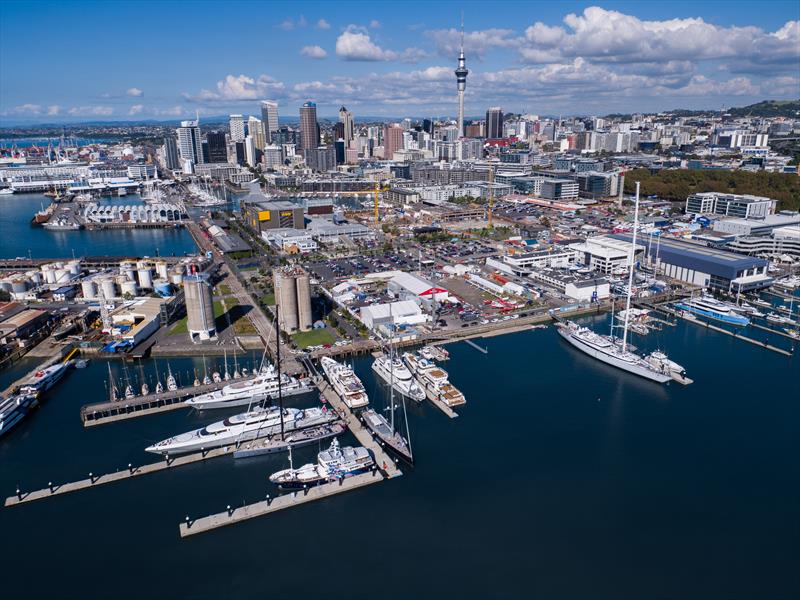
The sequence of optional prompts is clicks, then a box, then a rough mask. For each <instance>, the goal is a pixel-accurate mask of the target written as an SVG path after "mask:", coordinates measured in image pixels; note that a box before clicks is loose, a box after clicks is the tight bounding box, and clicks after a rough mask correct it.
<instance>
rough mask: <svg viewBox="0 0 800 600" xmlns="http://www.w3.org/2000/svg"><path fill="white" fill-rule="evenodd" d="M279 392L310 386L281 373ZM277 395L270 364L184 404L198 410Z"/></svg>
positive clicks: (256, 401)
mask: <svg viewBox="0 0 800 600" xmlns="http://www.w3.org/2000/svg"><path fill="white" fill-rule="evenodd" d="M280 387H281V393H282V394H283V395H284V396H294V395H296V394H304V393H306V392H308V391H309V390H310V389H311V388H310V387H309V385H308V384H307V383H306V382H305V381H300V380H298V379H297V378H295V377H291V376H289V375H286V374H285V373H281V375H280ZM277 397H278V373H277V372H276V371H275V367H273V366H272V365H270V366H269V368H268V369H267V370H266V372H265V373H262V374H261V375H259V376H258V377H256V378H255V379H249V380H247V381H237V382H235V383H229V384H228V385H226V386H225V387H223V388H222V389H220V390H214V391H213V392H208V393H206V394H200V395H199V396H195V397H194V398H190V399H189V400H186V404H188V405H189V406H191V407H193V408H197V409H199V410H206V409H215V408H228V407H229V406H247V405H249V404H260V403H262V402H264V401H266V400H271V399H274V398H277Z"/></svg>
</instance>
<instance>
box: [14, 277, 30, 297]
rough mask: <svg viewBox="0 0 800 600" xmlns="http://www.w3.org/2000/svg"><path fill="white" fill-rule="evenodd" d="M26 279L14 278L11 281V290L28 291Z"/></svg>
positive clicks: (19, 292)
mask: <svg viewBox="0 0 800 600" xmlns="http://www.w3.org/2000/svg"><path fill="white" fill-rule="evenodd" d="M28 287H29V286H28V280H27V279H14V280H13V281H12V282H11V292H12V293H14V294H24V293H25V292H27V291H28Z"/></svg>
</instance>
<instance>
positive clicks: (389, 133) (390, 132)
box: [383, 123, 404, 160]
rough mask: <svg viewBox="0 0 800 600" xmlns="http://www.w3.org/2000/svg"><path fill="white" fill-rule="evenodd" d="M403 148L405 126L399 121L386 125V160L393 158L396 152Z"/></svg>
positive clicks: (384, 134) (384, 147) (384, 153)
mask: <svg viewBox="0 0 800 600" xmlns="http://www.w3.org/2000/svg"><path fill="white" fill-rule="evenodd" d="M403 148H404V146H403V128H402V127H400V125H398V124H397V123H394V124H393V125H387V126H386V127H384V129H383V157H384V158H385V159H386V160H392V158H393V157H394V153H395V152H397V151H398V150H402V149H403Z"/></svg>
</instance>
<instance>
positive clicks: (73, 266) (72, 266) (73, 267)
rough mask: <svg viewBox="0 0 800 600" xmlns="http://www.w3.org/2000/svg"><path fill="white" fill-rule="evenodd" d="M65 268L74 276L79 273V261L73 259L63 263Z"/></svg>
mask: <svg viewBox="0 0 800 600" xmlns="http://www.w3.org/2000/svg"><path fill="white" fill-rule="evenodd" d="M65 268H66V269H67V270H68V271H69V273H70V275H71V276H72V277H73V278H74V277H77V276H78V275H80V274H81V261H79V260H73V261H70V262H68V263H67V264H66V265H65Z"/></svg>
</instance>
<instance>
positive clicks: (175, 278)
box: [169, 269, 184, 286]
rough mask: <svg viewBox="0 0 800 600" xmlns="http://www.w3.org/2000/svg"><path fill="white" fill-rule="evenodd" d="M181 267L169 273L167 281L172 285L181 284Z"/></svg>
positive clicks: (182, 275)
mask: <svg viewBox="0 0 800 600" xmlns="http://www.w3.org/2000/svg"><path fill="white" fill-rule="evenodd" d="M183 277H184V274H183V269H175V270H174V271H172V272H171V273H170V274H169V281H170V283H172V285H175V286H180V285H182V284H183Z"/></svg>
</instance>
